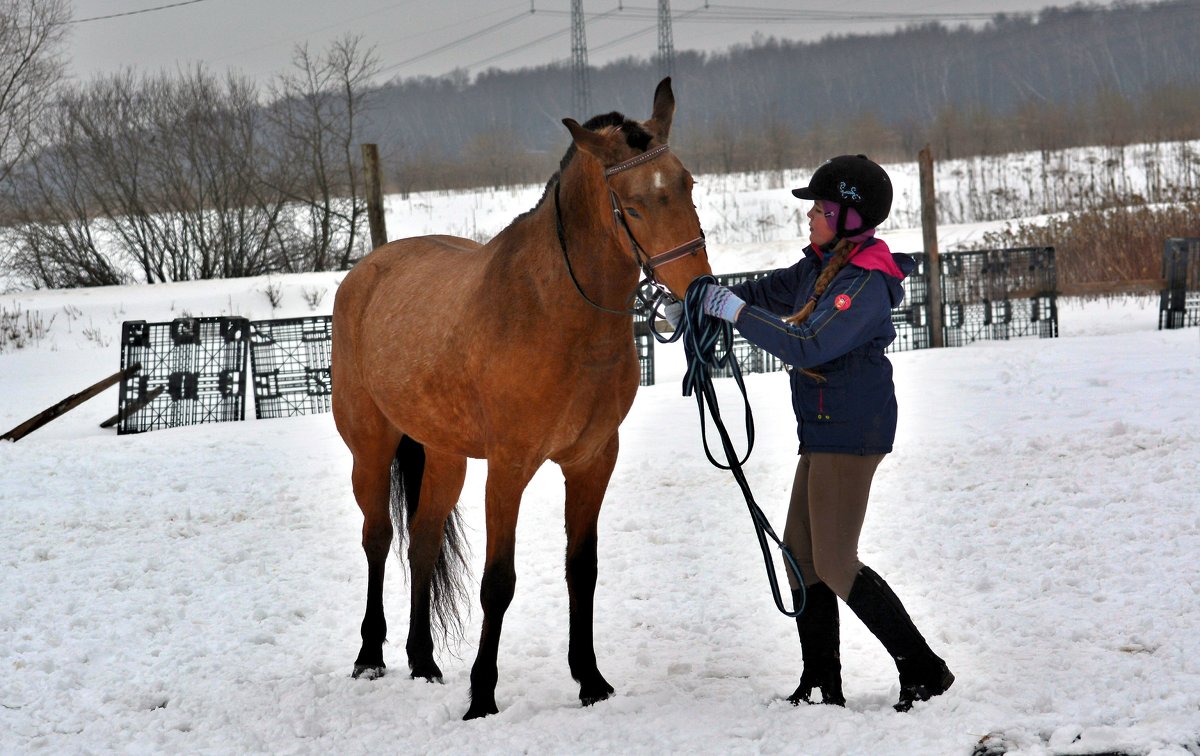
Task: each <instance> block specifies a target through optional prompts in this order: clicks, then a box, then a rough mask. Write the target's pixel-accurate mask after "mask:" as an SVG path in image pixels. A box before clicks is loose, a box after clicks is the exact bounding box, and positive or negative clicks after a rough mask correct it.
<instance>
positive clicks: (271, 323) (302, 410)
mask: <svg viewBox="0 0 1200 756" xmlns="http://www.w3.org/2000/svg"><path fill="white" fill-rule="evenodd" d="M332 322H333V320H332V318H331V317H330V316H328V315H325V316H316V317H308V318H287V319H282V320H256V321H254V322H252V323H251V324H250V369H251V373H252V376H253V384H254V416H255V417H256V418H258V419H260V420H261V419H265V418H275V417H291V416H293V415H308V414H313V413H318V412H330V411H332V409H333V405H332V400H333V382H332V378H331V375H330V353H331V351H332V346H333V328H332Z"/></svg>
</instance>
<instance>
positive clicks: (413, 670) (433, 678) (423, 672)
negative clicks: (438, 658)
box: [408, 661, 442, 683]
mask: <svg viewBox="0 0 1200 756" xmlns="http://www.w3.org/2000/svg"><path fill="white" fill-rule="evenodd" d="M408 671H409V677H411V678H412V679H414V680H416V679H418V678H420V679H423V680H424V681H425V682H436V683H440V682H441V681H442V670H441V668H440V667H438V665H437V664H436V663H434V662H432V661H429V662H421V663H418V664H412V663H409V665H408Z"/></svg>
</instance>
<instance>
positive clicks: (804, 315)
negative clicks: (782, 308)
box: [783, 239, 858, 381]
mask: <svg viewBox="0 0 1200 756" xmlns="http://www.w3.org/2000/svg"><path fill="white" fill-rule="evenodd" d="M857 247H858V245H857V244H855V243H854V242H852V241H850V240H849V239H839V240H838V243H837V244H836V245H834V247H833V249H832V250H830V257H829V262H827V263H826V264H825V270H823V271H821V275H819V276H817V283H816V285H815V286H813V293H812V296H811V297H809V298H808V301H807V302H805V304H804V307H801V308H800V311H799V312H796V313H793V314H791V315H789V316H787V317H786V318H784V319H783V322H785V323H790V324H791V325H799V324H801V323H803V322H804V321H806V320H808V317H809V316H810V315H812V313H813V310H815V309H817V300H818V299H820V298H821V295H822V294H824V293H825V290H826V289H828V288H829V283H830V282H831V281H832V280H833V279H834V276H836V275H837V274H838V273H839V272H841V270H842V268H844V267H846V261H847V260H849V259H850V255H851V254H853V253H854V250H855V249H856V248H857ZM800 372H802V373H804V374H805V375H807V376H808V377H809V378H812V379H813V380H815V381H824V380H825V376H823V375H821V374H820V373H818V372H816V371H815V370H809V369H808V368H800Z"/></svg>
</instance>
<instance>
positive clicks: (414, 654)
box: [405, 448, 467, 681]
mask: <svg viewBox="0 0 1200 756" xmlns="http://www.w3.org/2000/svg"><path fill="white" fill-rule="evenodd" d="M466 474H467V460H466V457H460V456H457V455H449V454H441V453H437V452H435V451H432V450H430V449H429V448H426V449H425V467H424V471H423V473H422V476H421V487H420V495H419V502H418V504H417V507H416V511H415V512H414V513H413V514H412V517H411V520H410V522H409V531H408V533H409V548H408V560H409V568H410V569H411V570H412V585H411V590H412V610H411V612H410V614H409V625H408V642H407V644H406V645H405V649H406V650H407V651H408V666H409V669H410V670H411V673H412V676H413V678H418V677H423V678H425V679H426V680H429V681H434V680H441V677H442V670H441V669H440V668H439V667H438V665H437V662H436V661H435V660H434V658H433V632H432V625H433V616H432V615H433V614H434V612H435V611H436V614H437V615H438V619H439V624H441V625H442V626H443V627H442V629H443V630H447V631H449V630H450V629H451V628H449V627H447V626H446V625H447V624H453V623H457V613H456V609H457V607H456V603H457V598H458V596H457V593H458V592H459V591H460V585H459V584H458V574H459V571H460V568H462V567H463V566H464V565H462V564H461V557H460V556H459V554H458V552H457V547H456V545H455V544H453V543H446V538H447V537H448V536H453V535H454V534H453V533H452V529H451V530H448V529H447V527H446V521H447V519H448V518H449V516H450V513H451V511H452V510H453V509H454V507H455V505H456V504H457V503H458V497H459V494H460V493H461V492H462V487H463V480H464V479H465V478H466ZM435 582H436V583H437V585H436V588H435V585H434V584H435Z"/></svg>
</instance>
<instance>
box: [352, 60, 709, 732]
mask: <svg viewBox="0 0 1200 756" xmlns="http://www.w3.org/2000/svg"><path fill="white" fill-rule="evenodd" d="M674 111H675V98H674V95H673V94H672V91H671V83H670V79H664V80H663V81H662V82H661V83H660V84H659V85H658V88H657V89H656V90H655V93H654V110H653V115H652V117H651V118H650V119H649V120H647V121H644V122H640V123H639V122H637V121H632V120H627V119H626V118H625V117H624V116H622V115H621V114H620V113H609V114H608V115H603V116H597V117H595V118H592V119H591V120H589V121H588V122H587V124H586V126H580V125H579V124H578V123H576V122H575V121H573V120H571V119H565V120H564V121H563V123H564V124H565V125H566V127H567V129H568V130H569V131H570V133H571V139H572V141H573V144H572V145H571V146H570V148H569V149H568V150H567V152H566V155H565V156H564V157H563V159H562V162H561V165H560V169H559V171H558V173H556V174H555V175H554V176H553V177H552V178H551V179H550V181H549V182H548V183H547V186H546V191H545V192H544V193H543V195H542V199H541V200H540V201H539V202H538V204H537V205H536V206H535V207H534V208H533V209H532V210H530V211H529V212H527V213H525V214H523V215H521V216H520V217H518V218H516V219H515V220H514V221H513V222H512V223H511V224H510V225H509V226H508V227H507V228H505V229H504V230H503V231H501V232H500V233H499V234H498V235H497V236H496V237H495V238H494V239H492V240H491V241H490V242H488V243H487V244H483V245H480V244H478V243H476V242H473V241H470V240H468V239H460V238H456V237H452V236H423V237H416V238H411V239H401V240H399V241H394V242H390V243H388V244H385V245H382V246H380V247H379V248H378V249H376V250H375V251H373V252H372V253H371V254H369V255H368V256H366V257H365V258H363V260H362V261H361V262H360V263H359V264H358V265H357V266H355V268H354V269H353V270H351V271H350V273H349V274H347V276H346V278H345V280H344V281H343V282H342V284H341V286H340V287H339V288H338V292H337V298H336V301H335V302H334V308H333V387H334V389H333V413H334V419H335V421H336V423H337V428H338V431H339V433H341V435H342V438H343V439H344V440H345V442H346V445H347V446H348V447H349V448H350V452H351V453H352V455H353V458H354V469H353V474H352V479H353V486H354V497H355V499H356V500H357V501H358V506H359V507H360V508H361V509H362V513H363V535H362V545H363V550H364V551H365V552H366V555H367V570H368V577H367V605H366V613H365V615H364V617H363V622H362V648H361V650H360V651H359V654H358V659H357V660H356V661H355V663H354V676H355V677H359V676H363V677H368V678H373V677H377V676H379V675H381V674H383V671H384V667H385V665H384V663H383V649H382V645H383V642H384V640H385V636H386V634H387V625H386V622H385V620H384V612H383V574H384V562H385V560H386V559H387V554H388V548H389V545H390V544H391V542H392V526H393V518H394V519H395V521H396V528H397V531H398V532H399V535H400V539H401V543H403V539H404V537H405V535H406V534H405V520H406V519H407V531H408V532H407V536H408V538H409V547H408V560H409V567H410V569H411V571H412V580H411V613H410V616H409V632H408V641H407V644H406V650H407V652H408V664H409V668H410V669H411V673H412V677H413V678H418V677H421V678H425V679H428V680H440V678H441V675H442V672H441V670H440V669H439V668H438V665H437V663H436V661H435V660H434V654H433V651H434V644H433V635H432V624H433V623H434V622H435V621H437V622H438V623H439V624H440V625H441V627H442V629H443V630H444V629H446V627H447V625H448V624H450V623H453V624H457V625H458V627H459V628H460V629H461V624H459V623H458V620H457V618H456V615H455V614H454V611H453V610H454V599H455V593H456V592H461V577H460V575H461V570H462V568H463V566H464V561H463V558H462V556H461V554H460V552H459V551H458V531H457V524H456V516H451V515H452V512H453V510H454V508H455V505H456V503H457V500H458V496H459V494H460V492H461V490H462V486H463V480H464V477H465V474H466V468H467V458H468V457H474V458H482V459H486V460H487V483H486V487H485V511H486V521H487V554H486V561H485V564H484V571H483V579H482V582H481V587H480V603H481V604H482V607H483V629H482V634H481V638H480V642H479V650H478V654H477V656H476V658H475V663H474V666H473V667H472V669H471V704H470V708H469V709H468V711H467V713H466V716H465V717H464V719H472V718H475V717H481V716H486V715H488V714H494V713H496V711H497V708H496V699H495V689H496V655H497V650H498V647H499V643H500V630H501V624H502V623H503V621H504V612H505V610H506V609H507V608H508V606H509V603H510V602H511V601H512V597H513V592H514V589H515V584H516V573H515V570H514V563H513V562H514V559H513V558H514V552H515V548H516V544H515V538H516V525H517V511H518V509H519V507H520V503H521V494H522V491H524V489H525V486H526V484H528V482H529V480H530V479H531V478H532V477H533V475H534V473H535V472H536V471H537V469H538V468H539V467H540V466H541V465H542V464H543V463H544V462H545V461H546V460H552V461H554V462H555V463H557V464H558V465H559V467H560V468H561V469H562V474H563V477H564V478H565V481H566V507H565V515H566V530H567V554H566V580H567V590H568V594H569V598H570V645H569V651H568V663H569V666H570V669H571V674H572V676H573V677H574V678H575V679H576V680H577V681H578V682H579V684H580V689H579V698H580V700H581V701H582V702H583V704H584V705H585V706H586V705H589V704H592V703H595V702H596V701H601V700H604V699H606V698H608V696H609V695H610V694H611V693H612V692H613V689H612V686H610V685H609V684H608V682H607V681H606V680H605V679H604V677H603V676H602V675H601V674H600V671H599V670H598V669H597V667H596V654H595V650H594V647H593V642H592V612H593V597H594V594H595V588H596V573H597V559H596V535H597V529H596V521H597V517H598V516H599V513H600V505H601V502H602V500H603V498H604V492H605V489H606V488H607V486H608V480H609V476H610V475H611V474H612V470H613V466H614V464H615V462H616V459H617V426H619V425H620V424H621V421H622V420H623V419H624V418H625V415H626V413H627V412H628V411H629V407H630V405H631V404H632V403H633V398H634V394H635V393H636V391H637V387H638V376H639V370H638V362H637V354H636V351H635V347H634V340H633V318H632V316H631V313H630V312H629V311H627V310H626V309H625V308H627V307H628V306H629V304H630V303H631V302H632V301H633V294H634V292H635V290H636V289H637V287H638V279H639V269H641V270H643V271H646V272H647V273H648V274H649V275H650V277H651V278H652V279H656V282H658V283H660V284H661V285H662V286H665V287H666V288H668V289H669V290H670V291H671V292H673V293H674V294H676V295H678V296H682V295H683V293H684V292H685V291H686V289H687V286H688V284H689V283H690V282H691V281H692V280H693V279H694V278H695V277H697V276H699V275H702V274H707V273H709V272H710V269H709V265H708V259H707V255H706V254H705V252H704V248H703V233H702V232H701V229H700V221H699V219H698V218H697V216H696V209H695V206H694V205H693V204H692V194H691V192H692V177H691V175H690V174H689V173H688V171H687V170H686V169H685V168H684V167H683V164H682V163H680V161H679V160H678V159H677V158H676V157H675V156H674V155H673V154H672V153H671V152H669V151H668V149H667V134H668V132H669V131H670V128H671V118H672V116H673V114H674ZM389 508H390V511H389Z"/></svg>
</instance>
